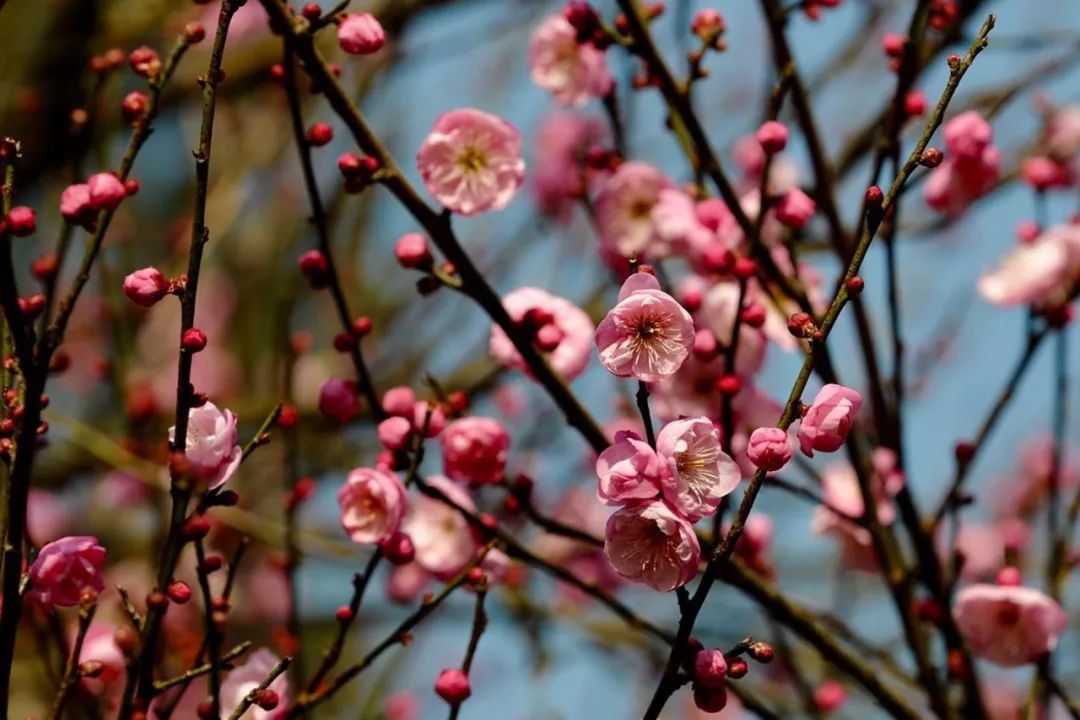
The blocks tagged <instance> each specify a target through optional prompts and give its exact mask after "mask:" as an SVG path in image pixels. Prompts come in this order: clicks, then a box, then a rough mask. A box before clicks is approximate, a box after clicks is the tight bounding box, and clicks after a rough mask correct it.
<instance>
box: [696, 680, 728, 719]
mask: <svg viewBox="0 0 1080 720" xmlns="http://www.w3.org/2000/svg"><path fill="white" fill-rule="evenodd" d="M694 705H695V707H697V709H698V710H701V711H702V712H706V713H718V712H720V711H721V710H723V709H724V708H725V707H727V689H726V688H725V687H724V686H723V685H720V686H719V687H705V686H704V685H697V684H695V685H694Z"/></svg>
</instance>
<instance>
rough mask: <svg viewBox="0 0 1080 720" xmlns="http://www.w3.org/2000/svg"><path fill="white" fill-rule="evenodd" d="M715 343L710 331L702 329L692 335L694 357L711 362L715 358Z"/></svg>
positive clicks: (714, 337)
mask: <svg viewBox="0 0 1080 720" xmlns="http://www.w3.org/2000/svg"><path fill="white" fill-rule="evenodd" d="M716 349H717V342H716V336H715V335H713V333H712V330H708V329H706V328H702V329H701V330H698V331H697V332H696V333H694V356H695V357H697V358H699V359H701V360H711V359H712V358H713V357H715V356H716Z"/></svg>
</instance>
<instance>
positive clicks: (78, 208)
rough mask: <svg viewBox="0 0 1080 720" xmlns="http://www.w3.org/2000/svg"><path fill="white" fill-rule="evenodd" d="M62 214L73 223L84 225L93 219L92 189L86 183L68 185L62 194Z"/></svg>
mask: <svg viewBox="0 0 1080 720" xmlns="http://www.w3.org/2000/svg"><path fill="white" fill-rule="evenodd" d="M60 214H61V215H63V216H64V219H65V220H67V221H68V222H71V223H76V224H82V223H84V222H85V221H86V220H88V219H91V218H93V208H92V207H91V206H90V187H89V186H88V185H86V184H85V183H76V184H75V185H68V186H67V187H66V188H64V191H63V192H62V193H60Z"/></svg>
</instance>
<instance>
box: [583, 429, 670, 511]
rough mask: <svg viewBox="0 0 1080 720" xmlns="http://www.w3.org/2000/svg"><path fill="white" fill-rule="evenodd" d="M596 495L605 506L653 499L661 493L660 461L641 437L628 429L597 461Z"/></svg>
mask: <svg viewBox="0 0 1080 720" xmlns="http://www.w3.org/2000/svg"><path fill="white" fill-rule="evenodd" d="M596 477H597V479H598V481H599V482H598V484H597V486H596V496H597V497H598V498H599V499H600V502H602V503H604V504H605V505H622V504H624V503H627V502H633V501H635V500H649V499H651V498H654V497H656V496H657V494H658V493H659V492H660V459H659V458H658V457H657V456H656V451H655V450H653V449H652V448H651V447H649V444H648V443H646V442H644V441H643V440H642V439H641V437H640V436H639V435H638V434H637V433H635V432H630V431H628V430H624V431H620V432H617V433H615V442H614V444H612V445H611V447H609V448H607V449H606V450H604V451H603V452H602V453H600V457H598V458H597V459H596Z"/></svg>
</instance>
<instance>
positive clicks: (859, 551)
mask: <svg viewBox="0 0 1080 720" xmlns="http://www.w3.org/2000/svg"><path fill="white" fill-rule="evenodd" d="M895 463H896V455H895V453H893V452H892V451H890V450H887V449H885V448H878V449H877V450H875V451H874V454H873V462H872V466H873V471H874V472H873V475H872V476H871V483H872V489H873V491H874V497H875V499H876V504H875V510H876V512H877V519H878V521H879V522H881V523H882V524H884V525H889V524H891V523H892V522H893V521H894V520H895V519H896V509H895V508H894V507H893V504H892V498H893V497H895V496H896V494H897V493H898V492H900V490H901V488H903V486H904V476H903V474H902V473H900V472H899V471H898V470H897V469H896V466H895ZM821 498H822V500H823V501H824V505H823V506H822V507H819V508H817V509H816V510H815V512H814V516H813V519H812V520H811V529H812V530H813V532H814V533H816V534H824V533H831V534H833V535H835V536H836V537H837V539H838V540H839V541H840V555H841V561H842V564H843V565H844V567H846V568H849V569H852V570H861V571H864V572H876V571H877V556H876V555H875V554H874V548H873V543H872V541H871V537H870V532H869V531H868V530H866V529H865V528H863V527H861V526H859V525H857V524H856V523H855V522H854V521H853V519H852V518H860V517H862V515H863V510H864V508H865V507H866V506H865V505H864V504H863V496H862V492H861V490H860V488H859V480H858V477H857V476H856V474H855V469H854V468H852V467H851V466H850V465H848V464H847V463H839V464H835V465H830V466H829V467H827V468H825V471H824V472H823V473H822V477H821Z"/></svg>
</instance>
